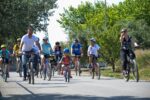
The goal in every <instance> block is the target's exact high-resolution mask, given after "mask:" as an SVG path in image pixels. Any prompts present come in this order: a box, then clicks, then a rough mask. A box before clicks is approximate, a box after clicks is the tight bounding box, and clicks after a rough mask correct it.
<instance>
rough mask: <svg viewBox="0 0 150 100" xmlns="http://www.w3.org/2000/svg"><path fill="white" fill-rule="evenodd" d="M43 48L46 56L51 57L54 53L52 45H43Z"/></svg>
mask: <svg viewBox="0 0 150 100" xmlns="http://www.w3.org/2000/svg"><path fill="white" fill-rule="evenodd" d="M41 47H42V53H43V54H44V55H50V54H52V53H53V51H52V47H51V45H50V43H43V44H42V46H41Z"/></svg>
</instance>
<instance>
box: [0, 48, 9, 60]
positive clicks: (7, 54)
mask: <svg viewBox="0 0 150 100" xmlns="http://www.w3.org/2000/svg"><path fill="white" fill-rule="evenodd" d="M9 55H10V52H9V51H8V50H7V49H6V50H5V51H3V50H0V57H5V58H7V59H9Z"/></svg>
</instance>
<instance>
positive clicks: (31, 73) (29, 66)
mask: <svg viewBox="0 0 150 100" xmlns="http://www.w3.org/2000/svg"><path fill="white" fill-rule="evenodd" d="M23 55H26V57H27V58H29V60H28V61H27V64H26V65H27V70H28V71H27V74H28V75H27V76H28V80H29V84H31V83H32V84H34V73H35V69H34V68H33V58H34V52H31V51H29V52H23Z"/></svg>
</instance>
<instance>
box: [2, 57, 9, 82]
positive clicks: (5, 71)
mask: <svg viewBox="0 0 150 100" xmlns="http://www.w3.org/2000/svg"><path fill="white" fill-rule="evenodd" d="M2 59H3V62H2V66H1V68H2V77H3V79H4V81H5V82H7V78H8V75H9V70H8V64H6V59H5V58H2Z"/></svg>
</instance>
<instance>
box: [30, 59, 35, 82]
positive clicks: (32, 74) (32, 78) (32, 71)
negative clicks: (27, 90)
mask: <svg viewBox="0 0 150 100" xmlns="http://www.w3.org/2000/svg"><path fill="white" fill-rule="evenodd" d="M30 64H31V65H30V68H31V71H30V73H31V80H32V84H34V73H35V72H34V68H33V62H31V63H30Z"/></svg>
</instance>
